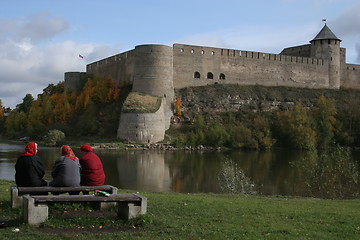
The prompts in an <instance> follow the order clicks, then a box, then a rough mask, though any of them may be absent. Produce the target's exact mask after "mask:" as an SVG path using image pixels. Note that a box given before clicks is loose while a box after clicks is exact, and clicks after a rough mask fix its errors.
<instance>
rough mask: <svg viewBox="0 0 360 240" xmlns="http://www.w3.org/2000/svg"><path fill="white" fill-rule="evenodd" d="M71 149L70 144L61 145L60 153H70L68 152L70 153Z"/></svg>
mask: <svg viewBox="0 0 360 240" xmlns="http://www.w3.org/2000/svg"><path fill="white" fill-rule="evenodd" d="M72 152H73V151H72V149H71V147H70V146H68V145H63V146H62V147H61V155H63V156H65V155H70V153H72Z"/></svg>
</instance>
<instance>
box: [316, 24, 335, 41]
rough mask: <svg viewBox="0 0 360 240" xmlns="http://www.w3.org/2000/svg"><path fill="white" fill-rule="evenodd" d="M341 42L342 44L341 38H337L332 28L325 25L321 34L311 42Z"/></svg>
mask: <svg viewBox="0 0 360 240" xmlns="http://www.w3.org/2000/svg"><path fill="white" fill-rule="evenodd" d="M324 39H326V40H329V39H330V40H339V41H340V42H341V40H340V39H339V38H337V37H336V36H335V34H334V33H333V32H332V31H331V30H330V28H329V27H328V26H327V25H326V24H325V26H324V27H323V28H322V29H321V30H320V32H319V33H318V34H317V35H316V37H315V38H314V39H313V40H311V41H310V42H312V41H315V40H324Z"/></svg>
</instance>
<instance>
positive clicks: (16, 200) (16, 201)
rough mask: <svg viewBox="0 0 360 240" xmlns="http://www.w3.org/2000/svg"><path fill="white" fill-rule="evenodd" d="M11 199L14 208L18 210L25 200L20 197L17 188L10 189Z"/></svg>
mask: <svg viewBox="0 0 360 240" xmlns="http://www.w3.org/2000/svg"><path fill="white" fill-rule="evenodd" d="M10 199H11V207H12V208H18V207H21V206H22V203H23V199H22V196H19V190H18V188H17V187H11V188H10Z"/></svg>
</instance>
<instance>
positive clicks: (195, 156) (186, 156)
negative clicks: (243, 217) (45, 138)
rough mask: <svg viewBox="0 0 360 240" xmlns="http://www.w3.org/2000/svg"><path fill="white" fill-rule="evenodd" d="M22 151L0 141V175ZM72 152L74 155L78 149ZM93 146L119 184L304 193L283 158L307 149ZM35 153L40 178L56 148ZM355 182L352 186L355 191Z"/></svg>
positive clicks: (296, 158)
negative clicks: (196, 149) (120, 148)
mask: <svg viewBox="0 0 360 240" xmlns="http://www.w3.org/2000/svg"><path fill="white" fill-rule="evenodd" d="M22 151H23V146H13V145H8V147H7V146H6V145H0V179H8V180H14V174H15V170H14V165H15V162H16V159H17V157H18V156H19V155H20V154H21V152H22ZM74 152H75V154H76V155H78V156H80V152H79V150H78V149H74ZM95 152H96V153H97V154H98V155H99V157H100V158H101V159H102V161H103V165H104V170H105V173H106V182H105V183H106V184H111V185H114V186H117V187H118V188H120V189H132V190H137V191H142V190H146V191H158V192H183V193H197V192H214V193H220V192H229V193H250V194H265V195H297V196H309V184H308V183H307V182H306V181H305V180H304V178H303V177H304V176H305V173H306V171H305V170H304V169H303V168H301V167H300V166H297V167H294V165H290V164H289V163H290V162H292V163H294V162H301V161H303V160H304V159H312V158H313V156H311V153H310V152H299V151H284V150H283V151H271V152H254V151H248V152H247V151H228V152H217V151H215V152H189V151H142V150H134V151H116V150H95ZM38 154H39V156H40V157H41V159H42V160H43V163H44V167H45V170H46V175H45V179H46V180H51V169H52V166H53V164H54V161H55V160H56V159H57V158H58V157H59V156H60V149H59V148H41V147H40V148H39V153H38ZM309 154H310V155H309ZM355 156H356V155H355ZM353 157H354V156H353ZM305 161H308V160H305ZM310 175H311V174H310ZM330 175H331V174H330ZM307 179H311V178H310V177H307ZM358 186H359V185H358V184H357V185H356V187H357V190H354V189H355V188H354V187H353V188H352V191H355V192H356V191H357V192H358V191H359V187H358ZM354 196H355V195H354Z"/></svg>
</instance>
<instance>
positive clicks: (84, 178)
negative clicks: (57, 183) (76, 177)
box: [80, 144, 105, 186]
mask: <svg viewBox="0 0 360 240" xmlns="http://www.w3.org/2000/svg"><path fill="white" fill-rule="evenodd" d="M80 151H81V154H82V157H81V158H80V165H81V185H82V186H101V185H104V182H105V173H104V168H103V165H102V162H101V160H100V158H99V157H98V156H97V155H96V154H95V153H94V152H93V149H92V148H91V146H89V145H87V144H84V145H82V146H81V147H80Z"/></svg>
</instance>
